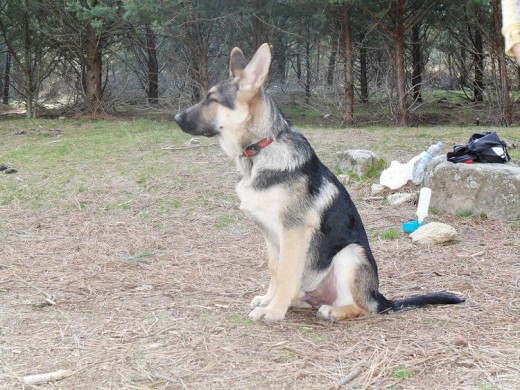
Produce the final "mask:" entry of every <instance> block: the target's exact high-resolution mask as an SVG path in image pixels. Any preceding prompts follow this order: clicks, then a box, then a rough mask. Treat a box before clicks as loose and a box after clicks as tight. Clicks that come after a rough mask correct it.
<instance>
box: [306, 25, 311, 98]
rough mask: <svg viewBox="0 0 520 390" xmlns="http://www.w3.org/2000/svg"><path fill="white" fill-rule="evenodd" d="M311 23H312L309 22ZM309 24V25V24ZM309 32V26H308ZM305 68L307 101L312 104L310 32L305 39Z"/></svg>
mask: <svg viewBox="0 0 520 390" xmlns="http://www.w3.org/2000/svg"><path fill="white" fill-rule="evenodd" d="M309 24H310V23H309ZM309 24H307V26H309ZM307 32H308V33H309V27H307ZM305 68H306V76H307V77H306V80H305V103H307V104H310V101H311V42H310V34H307V40H306V41H305Z"/></svg>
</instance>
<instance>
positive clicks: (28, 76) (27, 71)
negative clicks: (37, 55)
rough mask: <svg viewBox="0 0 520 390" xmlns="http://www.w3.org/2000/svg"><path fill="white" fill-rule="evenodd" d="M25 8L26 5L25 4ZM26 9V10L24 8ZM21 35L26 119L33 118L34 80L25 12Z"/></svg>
mask: <svg viewBox="0 0 520 390" xmlns="http://www.w3.org/2000/svg"><path fill="white" fill-rule="evenodd" d="M25 6H27V4H25ZM25 9H27V8H25ZM23 26H24V28H23V34H22V42H23V47H24V58H23V68H22V72H23V78H24V83H23V84H24V93H25V108H26V114H25V116H26V117H27V118H29V119H30V118H34V111H35V107H34V104H33V103H34V94H33V91H34V88H33V84H34V80H33V76H34V75H33V71H34V69H33V67H32V64H31V62H32V61H31V60H32V56H33V47H32V39H31V32H30V31H29V29H30V27H29V26H30V21H29V14H28V13H27V12H24V15H23Z"/></svg>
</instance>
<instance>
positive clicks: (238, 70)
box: [229, 47, 247, 77]
mask: <svg viewBox="0 0 520 390" xmlns="http://www.w3.org/2000/svg"><path fill="white" fill-rule="evenodd" d="M246 66H247V61H246V58H245V57H244V54H243V53H242V50H240V48H238V47H234V48H233V50H231V54H230V55H229V76H230V77H240V75H242V71H243V70H244V68H245V67H246Z"/></svg>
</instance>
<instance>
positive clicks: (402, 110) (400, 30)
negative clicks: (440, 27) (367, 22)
mask: <svg viewBox="0 0 520 390" xmlns="http://www.w3.org/2000/svg"><path fill="white" fill-rule="evenodd" d="M394 17H395V26H396V30H395V35H394V45H395V49H394V50H395V52H394V56H395V58H394V61H395V70H396V79H397V100H398V101H397V118H396V119H397V125H398V126H408V124H409V111H408V103H407V101H406V73H405V62H404V20H403V18H404V0H398V1H397V6H396V8H395V12H394Z"/></svg>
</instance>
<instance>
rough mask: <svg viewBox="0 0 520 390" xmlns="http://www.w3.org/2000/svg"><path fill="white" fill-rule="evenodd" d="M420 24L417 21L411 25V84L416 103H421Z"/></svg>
mask: <svg viewBox="0 0 520 390" xmlns="http://www.w3.org/2000/svg"><path fill="white" fill-rule="evenodd" d="M420 34H421V24H420V22H417V23H416V24H415V25H414V26H413V27H412V61H413V72H412V85H413V100H414V101H415V102H417V103H422V102H423V99H422V93H421V89H422V68H423V64H422V52H421V36H420Z"/></svg>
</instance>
